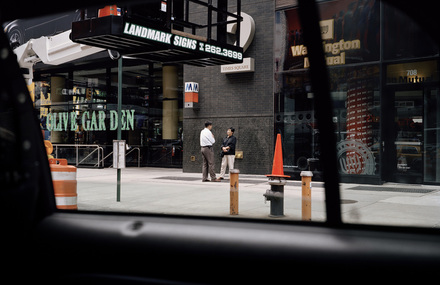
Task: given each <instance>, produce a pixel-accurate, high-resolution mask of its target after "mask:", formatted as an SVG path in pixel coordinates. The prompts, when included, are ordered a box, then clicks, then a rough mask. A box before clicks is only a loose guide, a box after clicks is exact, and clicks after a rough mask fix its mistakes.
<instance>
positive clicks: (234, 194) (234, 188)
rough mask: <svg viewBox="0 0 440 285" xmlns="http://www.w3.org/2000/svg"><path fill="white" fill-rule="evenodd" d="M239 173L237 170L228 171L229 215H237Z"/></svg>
mask: <svg viewBox="0 0 440 285" xmlns="http://www.w3.org/2000/svg"><path fill="white" fill-rule="evenodd" d="M239 173H240V170H238V169H231V170H229V176H230V184H231V185H230V186H231V188H230V191H229V197H230V203H229V204H230V205H229V214H230V215H238V174H239Z"/></svg>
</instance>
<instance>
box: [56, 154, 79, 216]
mask: <svg viewBox="0 0 440 285" xmlns="http://www.w3.org/2000/svg"><path fill="white" fill-rule="evenodd" d="M49 165H50V171H51V174H52V182H53V188H54V192H55V201H56V205H57V208H58V209H64V210H77V209H78V205H77V197H78V195H77V192H76V184H77V182H76V167H75V166H71V165H67V159H64V158H51V159H49Z"/></svg>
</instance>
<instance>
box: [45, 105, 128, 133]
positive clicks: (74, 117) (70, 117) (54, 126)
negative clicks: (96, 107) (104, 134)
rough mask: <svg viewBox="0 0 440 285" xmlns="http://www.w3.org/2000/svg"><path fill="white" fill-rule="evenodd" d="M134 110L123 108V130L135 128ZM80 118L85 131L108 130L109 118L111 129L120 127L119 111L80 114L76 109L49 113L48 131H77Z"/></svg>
mask: <svg viewBox="0 0 440 285" xmlns="http://www.w3.org/2000/svg"><path fill="white" fill-rule="evenodd" d="M134 111H135V110H121V120H120V121H121V130H123V131H129V130H134ZM78 119H79V121H80V122H81V125H82V127H83V129H84V131H106V130H107V126H106V120H109V123H110V124H109V128H108V129H109V130H111V131H114V130H117V129H118V124H119V120H118V112H117V111H115V110H110V111H109V112H108V113H107V112H105V111H92V112H90V111H85V112H83V113H82V114H80V115H78V114H77V113H76V111H72V112H56V113H55V112H54V113H49V114H47V122H46V126H47V130H48V131H58V132H60V131H75V130H77V128H78V123H77V122H78Z"/></svg>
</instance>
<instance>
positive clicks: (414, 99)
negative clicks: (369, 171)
mask: <svg viewBox="0 0 440 285" xmlns="http://www.w3.org/2000/svg"><path fill="white" fill-rule="evenodd" d="M384 100H386V101H388V104H385V106H383V108H384V110H382V112H383V114H384V119H385V121H384V122H383V123H384V125H383V129H382V133H383V143H382V151H383V156H382V157H383V161H382V174H383V179H384V180H385V181H391V182H398V183H422V182H423V170H424V164H423V159H424V156H423V153H424V120H423V118H424V100H423V89H421V88H420V86H419V88H414V87H409V86H405V87H404V88H401V89H398V88H388V91H387V96H386V98H384Z"/></svg>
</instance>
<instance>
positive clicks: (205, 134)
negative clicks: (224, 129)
mask: <svg viewBox="0 0 440 285" xmlns="http://www.w3.org/2000/svg"><path fill="white" fill-rule="evenodd" d="M214 143H215V138H214V135H213V134H212V133H211V131H210V130H209V129H208V128H204V129H203V130H202V131H201V132H200V146H212V145H213V144H214Z"/></svg>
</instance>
